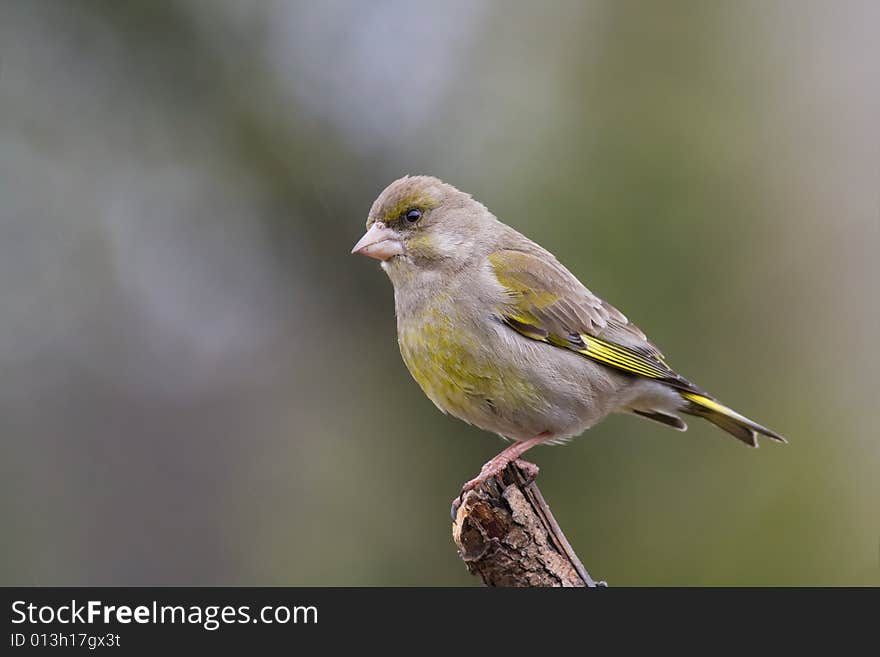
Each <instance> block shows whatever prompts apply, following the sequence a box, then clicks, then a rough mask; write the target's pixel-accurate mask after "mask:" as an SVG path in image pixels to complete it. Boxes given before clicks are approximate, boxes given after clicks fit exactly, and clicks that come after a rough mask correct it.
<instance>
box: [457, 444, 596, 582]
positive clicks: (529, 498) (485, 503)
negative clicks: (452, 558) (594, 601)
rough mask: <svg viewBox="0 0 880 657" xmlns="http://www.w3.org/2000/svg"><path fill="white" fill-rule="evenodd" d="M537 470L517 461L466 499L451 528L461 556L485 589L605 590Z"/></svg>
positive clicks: (471, 492) (468, 494)
mask: <svg viewBox="0 0 880 657" xmlns="http://www.w3.org/2000/svg"><path fill="white" fill-rule="evenodd" d="M537 470H538V468H537V467H536V466H534V465H532V464H530V463H525V462H523V461H518V462H516V463H512V464H511V465H509V466H508V467H507V469H505V470H504V471H503V472H502V474H501V475H500V476H499V477H498V478H492V479H490V480H489V481H487V482H485V483H484V484H482V485H480V486H478V487H477V488H475V489H474V490H471V491H469V492H468V493H467V494H466V495H465V497H464V499H463V500H462V503H461V506H459V508H458V511H457V512H456V515H455V521H454V522H453V525H452V537H453V539H454V540H455V544H456V545H457V546H458V554H459V556H460V557H461V559H462V561H464V563H465V565H466V566H467V569H468V570H469V571H470V572H471V573H472V574H474V575H477V576H478V577H480V579H482V580H483V583H484V584H485V585H486V586H588V587H595V586H605V583H604V582H599V583H597V582H595V581H593V579H592V578H591V577H590V575H589V573H587V571H586V570H585V569H584V567H583V565H582V564H581V562H580V560H579V559H578V557H577V555H576V554H575V553H574V550H573V549H572V548H571V545H570V544H569V543H568V540H567V539H566V538H565V535H564V534H563V533H562V530H561V529H560V527H559V525H558V524H557V523H556V520H555V518H554V517H553V514H552V513H550V509H549V507H548V506H547V503H546V502H545V501H544V497H543V495H541V491H540V490H538V487H537V485H536V484H535V482H534V478H535V476H536V475H537ZM499 479H500V481H499Z"/></svg>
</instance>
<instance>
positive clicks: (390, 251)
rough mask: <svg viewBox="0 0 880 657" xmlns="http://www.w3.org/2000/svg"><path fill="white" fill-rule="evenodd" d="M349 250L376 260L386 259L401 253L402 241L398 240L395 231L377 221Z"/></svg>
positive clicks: (398, 236) (398, 237)
mask: <svg viewBox="0 0 880 657" xmlns="http://www.w3.org/2000/svg"><path fill="white" fill-rule="evenodd" d="M351 252H352V253H357V254H359V255H365V256H369V257H371V258H375V259H376V260H388V259H389V258H393V257H394V256H397V255H402V254H403V242H401V241H400V235H398V234H397V232H396V231H394V230H392V229H391V228H388V227H387V226H386V225H385V224H383V223H382V222H381V221H377V222H376V223H374V224H373V225H372V226H370V230H368V231H367V232H366V233H364V236H363V237H362V238H360V240H358V243H357V244H355V245H354V248H353V249H352V250H351Z"/></svg>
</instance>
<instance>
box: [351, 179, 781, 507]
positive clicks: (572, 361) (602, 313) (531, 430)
mask: <svg viewBox="0 0 880 657" xmlns="http://www.w3.org/2000/svg"><path fill="white" fill-rule="evenodd" d="M366 227H367V231H366V233H365V234H364V236H363V237H362V238H361V239H360V241H358V242H357V244H355V246H354V248H353V249H352V253H356V254H361V255H365V256H369V257H371V258H375V259H377V260H379V261H380V262H381V266H382V269H384V270H385V273H386V274H388V277H389V278H390V279H391V283H392V285H393V287H394V304H395V309H396V314H397V339H398V343H399V345H400V353H401V355H402V356H403V360H404V362H405V363H406V366H407V368H408V369H409V371H410V373H411V374H412V376H413V378H414V379H415V380H416V382H417V383H418V384H419V386H421V388H422V390H423V391H424V393H425V394H426V395H427V396H428V398H429V399H430V400H431V401H432V402H434V404H435V405H436V406H437V407H438V408H439V409H440V410H441V411H443V412H444V413H448V414H450V415H453V416H455V417H457V418H459V419H461V420H464V421H465V422H468V423H470V424H473V425H476V426H478V427H480V428H481V429H484V430H486V431H491V432H493V433H496V434H499V435H501V436H502V437H504V438H506V439H509V440H511V441H513V442H512V443H511V445H510V446H509V447H508V448H507V449H505V450H504V451H502V452H501V453H500V454H498V456H496V457H495V458H493V459H492V460H490V461H489V462H488V463H486V464H485V465H484V466H483V468H482V469H481V471H480V474H479V476H478V477H476V478H475V479H473V480H471V481H469V482H468V483H467V484H465V486H464V488H463V490H467V489H469V488H473V487H474V486H476V485H478V484H479V483H481V482H483V481H485V480H486V479H488V478H489V477H492V476H494V475H496V474H498V473H499V472H500V471H501V470H503V469H504V468H505V467H506V466H507V465H508V464H509V463H510V462H511V461H514V460H517V459H519V457H520V456H521V455H522V454H523V453H524V452H525V451H526V450H528V449H530V448H531V447H534V446H535V445H539V444H542V443H561V442H564V441H566V440H568V439H569V438H572V437H574V436H577V435H579V434H581V433H583V432H584V431H585V430H587V429H589V428H590V427H592V426H593V425H595V424H596V423H597V422H599V421H601V420H602V419H603V418H605V417H606V416H607V415H609V414H610V413H615V412H622V413H631V414H634V415H638V416H639V417H642V418H647V419H649V420H654V421H656V422H660V423H662V424H665V425H667V426H669V427H672V428H673V429H678V430H679V431H684V430H686V429H687V425H686V424H685V422H684V420H683V419H682V417H681V416H682V415H689V416H695V417H700V418H703V419H705V420H708V421H709V422H712V423H713V424H715V425H717V426H718V427H720V428H721V429H723V430H724V431H726V432H727V433H729V434H731V435H732V436H734V437H735V438H737V439H739V440H740V441H742V442H743V443H745V444H746V445H750V446H751V447H757V446H758V440H757V434H761V435H764V436H767V437H768V438H771V439H773V440H775V441H778V442H785V439H784V438H783V437H782V436H780V435H779V434H778V433H776V432H775V431H771V430H770V429H768V428H766V427H764V426H762V425H760V424H758V423H757V422H754V421H752V420H750V419H749V418H747V417H745V416H743V415H741V414H739V413H737V412H736V411H734V410H732V409H730V408H728V407H727V406H725V405H723V404H721V403H720V402H718V401H717V400H716V399H714V398H713V397H712V396H711V395H709V394H707V393H705V392H703V391H702V390H701V389H699V388H697V387H696V386H695V385H694V384H692V383H691V382H690V381H688V380H687V379H685V378H684V377H682V376H680V375H679V374H677V373H676V372H675V371H673V370H672V368H670V367H669V365H667V364H666V360H665V358H664V356H663V354H661V353H660V351H659V350H658V349H657V347H656V346H654V344H653V343H652V342H650V341H649V340H648V339H647V338H646V337H645V334H644V333H643V332H642V331H641V330H639V328H638V327H636V326H635V325H634V324H633V323H631V322H630V321H629V320H627V318H626V316H625V315H624V314H623V313H621V312H620V311H619V310H617V309H616V308H615V307H614V306H612V305H611V304H609V303H607V302H605V301H603V300H602V299H600V298H599V297H597V296H596V295H595V294H593V293H592V292H590V290H588V289H587V288H586V287H585V286H584V285H583V284H581V282H580V281H579V280H578V279H577V278H575V276H574V275H573V274H572V273H571V272H569V271H568V269H566V268H565V267H564V266H563V265H562V264H560V263H559V261H558V260H557V259H556V258H555V257H554V256H553V254H552V253H550V252H549V251H547V250H546V249H544V248H542V247H540V246H539V245H538V244H536V243H535V242H533V241H532V240H530V239H528V238H527V237H525V236H523V235H522V234H520V233H519V232H517V231H516V230H514V229H513V228H511V227H510V226H507V225H506V224H504V223H502V222H501V221H499V220H498V219H497V218H496V217H495V216H494V215H493V214H492V213H491V212H489V210H488V209H487V208H486V207H485V206H484V205H482V204H481V203H479V202H478V201H476V200H474V199H473V198H471V196H470V195H469V194H466V193H464V192H461V191H459V190H458V189H456V188H455V187H453V186H451V185H448V184H446V183H444V182H442V181H440V180H438V179H437V178H433V177H429V176H405V177H403V178H400V179H399V180H396V181H394V182H393V183H391V184H390V185H389V186H388V187H387V188H386V189H385V190H384V191H383V192H382V193H381V194H380V195H379V197H378V198H377V199H376V201H375V202H374V203H373V206H372V208H371V209H370V213H369V216H368V218H367V225H366Z"/></svg>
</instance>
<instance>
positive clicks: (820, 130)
mask: <svg viewBox="0 0 880 657" xmlns="http://www.w3.org/2000/svg"><path fill="white" fill-rule="evenodd" d="M878 24H880V5H878V4H877V3H874V2H867V1H866V2H832V1H830V0H829V1H827V2H799V1H791V2H761V1H754V2H733V1H729V2H714V3H704V2H700V1H698V0H695V1H692V2H664V3H656V2H618V1H615V0H604V1H593V2H562V1H560V2H551V3H532V2H505V1H502V0H497V1H494V2H492V1H488V0H472V1H463V0H462V1H457V2H443V3H438V2H403V1H397V0H379V1H375V2H344V1H322V2H318V1H314V2H293V1H290V2H288V1H281V0H278V1H275V2H262V1H256V0H250V1H238V0H235V1H234V0H225V1H220V0H210V1H209V0H198V1H196V0H191V1H190V0H179V1H176V2H169V1H161V2H113V1H111V0H105V1H84V0H82V1H81V0H69V1H66V2H43V1H36V0H28V1H25V0H4V1H3V2H2V3H0V302H2V319H0V373H2V377H0V436H2V437H0V527H2V529H0V536H2V541H0V545H2V548H0V549H2V553H0V556H2V558H0V584H5V585H13V584H19V585H26V584H55V585H76V584H96V585H98V584H103V585H188V584H192V585H207V584H225V585H251V584H252V585H282V584H284V585H324V584H332V585H476V583H477V582H476V580H474V579H473V578H471V577H470V576H469V575H468V574H467V573H466V572H465V569H464V567H463V565H462V564H461V562H460V561H459V560H458V558H457V556H456V554H455V549H454V547H453V544H452V541H451V538H450V522H449V516H448V509H449V502H450V499H451V498H452V497H453V495H454V494H455V493H456V492H457V490H458V487H459V485H460V484H461V482H462V481H464V480H465V479H467V478H469V477H471V476H472V475H473V474H474V473H475V472H476V471H477V470H478V468H479V466H480V465H481V464H482V463H483V462H484V461H485V460H486V459H487V458H489V457H490V456H492V455H493V454H495V453H496V452H497V451H499V450H500V449H501V448H502V447H503V444H502V442H501V441H500V440H499V439H498V438H497V437H495V436H492V435H489V434H485V433H483V432H480V431H479V430H476V429H473V428H470V427H467V426H465V425H464V424H463V423H461V422H458V421H455V420H452V419H450V418H446V417H443V416H442V415H441V414H440V413H439V412H438V411H437V410H436V409H435V408H434V407H433V405H432V404H431V403H430V402H429V401H428V400H427V399H426V398H425V397H424V396H423V394H422V393H421V391H420V390H419V389H418V388H417V386H416V385H415V383H414V382H413V381H412V380H411V379H410V377H409V374H408V373H407V372H406V369H405V367H404V365H403V363H402V361H401V359H400V356H399V354H398V352H397V345H396V336H395V324H394V311H393V300H392V294H391V286H390V284H389V282H388V281H387V280H386V277H385V275H384V274H383V273H382V272H381V270H380V269H379V268H378V267H377V266H376V264H375V263H374V262H372V261H368V260H367V259H364V258H356V257H354V256H351V255H349V250H350V248H351V246H352V244H353V243H354V242H355V241H356V240H357V239H358V237H359V236H360V235H361V233H362V230H363V223H364V220H365V218H366V214H367V211H368V210H369V208H370V204H371V203H372V201H373V199H374V198H375V197H376V196H377V195H378V193H379V192H380V191H381V190H382V188H383V187H384V186H385V185H386V184H387V183H389V182H390V181H392V180H393V179H395V178H397V177H399V176H400V175H402V174H405V173H429V174H433V175H436V176H439V177H441V178H443V179H445V180H447V181H448V182H450V183H452V184H454V185H456V186H458V187H460V188H462V189H464V190H466V191H468V192H471V193H473V194H474V196H475V197H476V198H478V199H479V200H481V201H483V202H485V203H486V204H487V205H488V206H489V207H490V208H491V209H492V210H493V211H494V212H495V213H496V214H497V215H498V216H499V217H500V218H502V220H504V221H506V222H507V223H509V224H511V225H513V226H515V227H516V228H518V229H520V230H522V231H523V232H525V233H526V234H527V235H529V236H530V237H532V238H534V239H536V240H537V241H539V242H540V243H541V244H543V245H544V246H546V247H547V248H549V249H551V250H552V251H554V252H555V253H556V254H557V256H558V257H559V258H560V259H561V260H562V261H563V262H564V263H565V264H567V265H568V266H569V268H570V269H572V270H573V271H574V273H575V274H576V275H578V276H579V277H581V278H582V279H583V280H584V281H585V282H586V283H587V284H588V285H589V287H590V288H591V289H593V290H594V291H595V292H596V293H598V294H600V295H601V296H603V297H605V298H607V299H608V300H609V301H611V302H612V303H613V304H615V305H617V306H618V307H620V308H621V309H622V310H623V311H624V312H626V313H627V314H628V315H629V316H630V318H631V319H633V320H634V321H635V322H636V323H638V324H639V325H640V326H641V327H642V328H644V329H645V330H646V331H647V332H648V333H649V335H651V337H652V338H653V339H654V340H655V342H657V343H658V344H659V345H660V346H661V348H662V349H663V350H664V352H665V353H666V355H667V356H668V358H669V361H670V362H671V364H672V365H673V366H674V367H676V368H677V369H678V370H679V371H681V372H682V373H683V374H684V375H685V376H687V377H688V378H690V379H691V380H693V381H695V382H696V383H698V384H699V385H701V386H702V387H704V388H705V389H707V390H708V391H710V392H712V393H714V394H715V395H717V396H718V397H719V398H720V399H722V400H724V401H725V402H727V403H729V404H730V405H732V406H734V407H736V408H737V409H739V410H741V411H743V412H744V413H746V414H748V415H751V416H752V417H754V418H755V419H757V420H758V421H760V422H763V423H766V424H767V425H768V426H770V427H772V428H775V429H777V430H778V431H780V432H782V433H783V434H785V435H786V436H788V437H789V438H790V441H791V444H790V445H788V446H787V447H779V446H775V445H772V444H766V443H765V444H764V445H763V446H762V448H761V449H759V450H749V449H746V448H744V447H743V446H742V445H740V444H739V443H737V442H736V441H734V440H731V439H730V438H728V437H725V436H724V435H723V434H722V433H721V432H720V431H718V430H717V429H715V428H713V427H711V426H710V425H708V424H706V423H699V422H693V423H692V424H691V430H690V431H689V432H687V433H684V434H680V433H675V432H672V431H669V430H668V429H665V428H663V427H661V426H659V425H653V424H651V423H647V422H642V421H639V420H637V419H635V418H631V417H614V418H611V419H609V420H608V421H607V422H605V423H604V424H602V425H601V426H599V427H597V428H595V429H594V430H592V431H590V432H589V434H588V435H586V436H584V437H582V438H580V439H578V440H576V441H575V442H573V443H572V444H570V445H568V446H566V447H545V448H539V449H537V450H535V451H534V452H532V453H531V457H532V460H534V461H536V462H537V463H538V464H539V465H540V466H541V468H542V475H541V480H540V483H541V488H542V490H543V492H544V494H545V496H546V497H547V499H548V500H549V501H550V503H551V505H552V507H553V509H554V511H555V512H556V515H557V517H558V519H559V521H560V523H561V524H562V525H563V527H564V528H565V529H566V532H567V534H568V537H569V539H570V540H571V542H572V543H573V545H574V546H575V548H576V549H577V551H578V552H579V554H580V556H581V558H582V559H583V561H584V563H585V564H586V566H587V568H588V569H589V570H590V572H591V573H592V574H593V575H595V576H597V577H601V578H605V579H607V580H608V581H609V582H610V583H611V584H612V585H627V584H642V585H710V584H711V585H719V584H733V585H739V584H751V585H765V584H793V585H801V584H804V585H806V584H813V585H815V584H819V585H860V584H874V585H876V584H880V565H878V552H880V540H878V536H880V514H878V499H880V483H878V467H880V437H878V435H877V434H878V431H877V420H876V408H877V400H876V395H877V371H878V366H880V362H878V357H877V353H878V349H877V338H878V334H880V302H878V298H880V295H878V291H877V286H878V282H880V268H878V264H877V256H876V254H877V251H878V248H880V124H878V117H880V41H878V39H877V34H878V31H877V30H878Z"/></svg>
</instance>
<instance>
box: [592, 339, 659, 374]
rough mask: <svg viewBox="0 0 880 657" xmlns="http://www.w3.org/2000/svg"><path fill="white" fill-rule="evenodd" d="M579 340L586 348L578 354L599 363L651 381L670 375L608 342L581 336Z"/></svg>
mask: <svg viewBox="0 0 880 657" xmlns="http://www.w3.org/2000/svg"><path fill="white" fill-rule="evenodd" d="M581 339H582V340H583V341H584V344H585V345H587V348H586V349H580V350H578V353H581V354H583V355H585V356H589V357H590V358H593V359H595V360H598V361H599V362H603V363H606V364H608V365H612V366H613V367H617V368H619V369H622V370H624V371H627V372H632V373H633V374H640V375H641V376H646V377H648V378H651V379H662V378H666V377H668V376H670V374H671V372H670V371H669V370H666V369H663V368H662V367H661V366H658V365H655V364H654V363H652V362H650V361H648V360H646V359H643V358H640V357H639V356H638V355H637V354H633V353H632V352H630V351H627V350H626V349H622V348H621V347H618V346H617V345H615V344H612V343H610V342H605V341H604V340H600V339H598V338H595V337H593V336H590V335H581Z"/></svg>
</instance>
